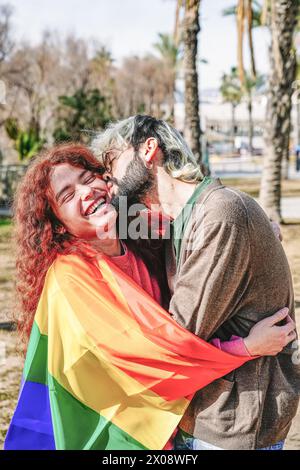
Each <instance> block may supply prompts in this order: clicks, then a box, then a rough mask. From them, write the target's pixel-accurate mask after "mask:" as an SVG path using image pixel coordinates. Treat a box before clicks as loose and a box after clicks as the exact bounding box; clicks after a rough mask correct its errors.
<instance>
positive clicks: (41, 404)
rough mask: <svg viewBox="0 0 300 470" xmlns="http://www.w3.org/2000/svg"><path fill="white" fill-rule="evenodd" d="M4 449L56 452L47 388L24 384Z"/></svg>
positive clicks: (40, 385) (36, 384)
mask: <svg viewBox="0 0 300 470" xmlns="http://www.w3.org/2000/svg"><path fill="white" fill-rule="evenodd" d="M4 449H5V450H55V442H54V434H53V427H52V419H51V411H50V402H49V390H48V387H47V386H46V385H43V384H40V383H36V382H27V381H23V382H22V385H21V390H20V395H19V400H18V404H17V407H16V410H15V413H14V415H13V418H12V421H11V423H10V427H9V429H8V432H7V435H6V439H5V443H4Z"/></svg>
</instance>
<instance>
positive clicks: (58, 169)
mask: <svg viewBox="0 0 300 470" xmlns="http://www.w3.org/2000/svg"><path fill="white" fill-rule="evenodd" d="M50 185H51V190H52V193H53V202H52V207H53V210H54V212H55V214H56V216H57V217H58V219H59V220H60V221H61V222H62V224H63V225H64V227H65V228H66V230H67V231H68V232H69V233H71V234H72V235H74V236H75V237H77V238H81V239H85V240H94V239H99V238H101V234H102V233H106V232H107V229H108V228H109V229H111V228H112V227H113V228H115V222H116V218H117V213H116V211H115V210H114V209H113V207H112V206H111V205H110V196H109V194H108V190H107V186H106V183H105V182H104V181H103V179H102V177H101V176H99V175H97V174H95V173H93V172H91V171H89V170H86V169H84V168H79V167H74V166H72V165H70V164H68V163H62V164H59V165H56V166H55V167H54V168H53V170H52V172H51V176H50ZM110 233H111V231H110ZM113 233H114V234H115V230H113Z"/></svg>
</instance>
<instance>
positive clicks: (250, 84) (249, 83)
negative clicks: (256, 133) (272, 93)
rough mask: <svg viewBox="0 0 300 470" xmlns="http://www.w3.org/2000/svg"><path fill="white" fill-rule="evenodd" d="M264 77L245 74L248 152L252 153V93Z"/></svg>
mask: <svg viewBox="0 0 300 470" xmlns="http://www.w3.org/2000/svg"><path fill="white" fill-rule="evenodd" d="M264 81H265V78H264V76H263V75H257V76H256V78H252V76H251V75H250V74H248V73H246V74H245V82H244V88H243V91H244V96H245V98H246V102H247V109H248V138H249V153H250V154H251V155H252V153H253V117H252V106H253V93H254V92H255V90H257V89H259V88H260V87H261V86H262V85H263V84H264Z"/></svg>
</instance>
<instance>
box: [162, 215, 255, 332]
mask: <svg viewBox="0 0 300 470" xmlns="http://www.w3.org/2000/svg"><path fill="white" fill-rule="evenodd" d="M198 232H199V233H197V231H195V233H194V235H195V238H194V241H193V244H192V245H190V246H189V248H188V249H189V251H188V253H187V256H185V257H184V258H183V259H184V261H183V262H182V263H181V265H180V269H179V272H178V275H177V280H176V283H175V286H174V293H173V296H172V298H171V302H170V313H171V314H172V316H173V318H174V319H175V320H176V321H177V322H178V323H179V324H180V325H181V326H183V327H184V328H187V329H188V330H189V331H191V332H192V333H194V334H196V335H198V336H200V337H201V338H202V339H204V340H209V339H210V338H211V337H212V336H213V334H214V333H215V332H216V331H217V330H218V328H219V327H220V326H221V325H222V324H223V323H224V322H226V321H227V320H228V319H229V318H231V317H232V316H233V315H235V314H236V312H237V311H238V305H239V302H240V301H241V299H242V298H243V296H244V295H245V292H246V291H247V289H248V287H249V272H248V266H249V263H250V243H249V237H248V231H247V228H246V227H244V226H239V225H237V224H233V223H229V222H216V223H210V224H207V225H204V226H202V227H199V230H198Z"/></svg>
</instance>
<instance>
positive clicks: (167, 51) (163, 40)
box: [154, 33, 179, 124]
mask: <svg viewBox="0 0 300 470" xmlns="http://www.w3.org/2000/svg"><path fill="white" fill-rule="evenodd" d="M158 36H159V41H158V42H157V43H155V44H154V47H155V49H156V50H157V51H158V52H159V53H160V55H161V58H162V60H164V61H165V63H166V64H167V66H168V67H170V70H171V73H172V87H173V94H172V99H171V102H170V118H169V120H170V121H171V124H174V106H175V91H176V86H175V84H176V70H177V63H178V58H179V47H178V46H177V45H176V44H175V41H174V38H173V36H172V35H170V34H163V33H159V35H158Z"/></svg>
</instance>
